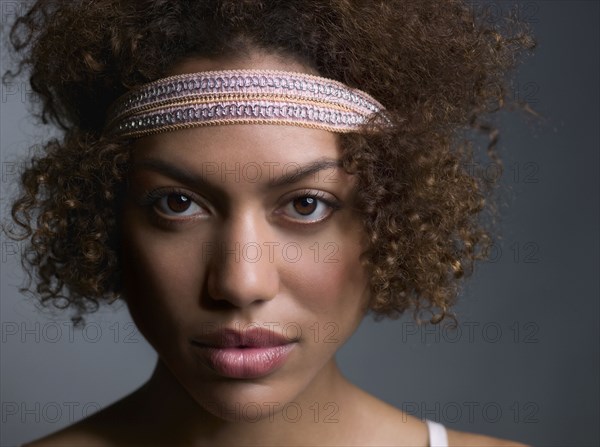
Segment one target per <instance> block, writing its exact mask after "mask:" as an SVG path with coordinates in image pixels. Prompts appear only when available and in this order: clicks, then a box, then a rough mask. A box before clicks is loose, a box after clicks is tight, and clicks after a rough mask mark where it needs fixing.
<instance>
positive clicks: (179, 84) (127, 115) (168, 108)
mask: <svg viewBox="0 0 600 447" xmlns="http://www.w3.org/2000/svg"><path fill="white" fill-rule="evenodd" d="M384 110H385V109H384V107H383V106H382V105H381V104H380V103H379V102H377V101H376V100H375V99H374V98H373V97H371V96H370V95H368V94H367V93H365V92H363V91H360V90H357V89H352V88H350V87H348V86H346V85H344V84H342V83H341V82H337V81H334V80H331V79H326V78H322V77H319V76H312V75H307V74H301V73H293V72H286V71H264V70H226V71H207V72H201V73H193V74H185V75H178V76H171V77H168V78H164V79H159V80H157V81H154V82H151V83H148V84H144V85H142V86H140V87H137V88H136V89H134V90H132V91H130V92H128V93H126V94H125V95H123V96H121V97H120V98H119V99H117V100H116V101H115V103H114V104H113V105H112V107H111V108H110V109H109V113H108V122H107V131H108V133H109V134H112V135H115V136H119V137H128V138H136V137H141V136H144V135H150V134H155V133H160V132H166V131H170V130H177V129H182V128H188V127H197V126H213V125H221V124H280V125H294V126H302V127H311V128H317V129H324V130H329V131H332V132H341V133H345V132H356V131H359V130H361V129H363V128H364V126H365V125H367V124H369V123H371V124H377V123H379V124H383V125H389V124H390V121H389V119H388V118H387V117H385V115H383V114H382V112H384ZM373 117H375V118H376V119H375V121H373V122H371V119H372V118H373Z"/></svg>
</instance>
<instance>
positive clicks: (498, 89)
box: [7, 0, 533, 322]
mask: <svg viewBox="0 0 600 447" xmlns="http://www.w3.org/2000/svg"><path fill="white" fill-rule="evenodd" d="M471 6H472V5H471ZM475 12H476V11H475V10H474V9H473V8H472V7H470V6H469V5H468V4H467V3H466V2H463V1H458V0H439V1H429V0H414V1H413V0H411V1H408V0H386V1H372V0H327V1H325V0H290V1H280V0H197V1H191V0H178V1H173V0H137V1H126V2H125V1H122V0H94V1H93V2H90V1H82V0H81V1H69V2H57V1H53V0H38V1H37V2H36V3H35V4H34V5H33V6H32V7H31V9H30V10H29V11H28V12H27V13H26V14H25V15H23V16H22V17H20V18H18V19H17V20H16V22H15V23H14V25H13V27H12V30H11V34H10V42H11V44H12V47H13V50H14V53H15V55H16V56H17V58H18V65H17V67H18V69H17V70H15V71H14V72H8V73H7V74H8V75H9V76H16V75H18V73H20V72H21V71H23V70H24V69H28V70H30V71H29V73H30V82H31V86H32V88H33V90H34V91H35V93H37V95H39V97H40V98H41V102H40V104H41V109H40V110H39V113H38V115H39V117H40V118H41V119H42V121H43V122H44V123H48V122H53V123H55V124H57V125H58V126H59V127H60V128H61V129H62V130H63V131H64V137H63V138H62V139H60V140H52V141H50V142H48V143H47V144H46V146H45V149H44V153H43V154H42V155H40V156H37V157H34V158H33V159H32V160H31V161H30V164H29V166H28V168H27V169H26V170H25V171H24V173H23V174H22V185H21V193H20V196H19V197H18V198H16V199H15V201H14V203H13V208H12V216H13V219H14V221H15V222H16V223H17V225H18V228H20V229H21V230H22V231H20V232H16V231H13V232H12V233H11V234H12V237H15V238H17V237H19V238H22V239H28V241H29V244H30V250H29V254H30V255H29V256H26V257H25V258H24V260H23V262H24V265H25V266H26V267H27V271H28V272H29V274H30V278H31V277H32V276H35V278H36V281H35V282H36V291H37V293H38V295H39V296H40V297H41V301H42V302H47V301H50V302H54V303H55V305H57V306H61V307H71V308H74V309H75V310H76V314H75V318H76V319H77V318H78V319H81V317H82V315H83V314H84V313H85V312H88V311H91V310H93V309H95V308H97V306H98V304H99V303H100V302H101V301H107V300H108V301H111V300H112V299H114V298H115V297H116V296H118V294H119V291H120V290H121V287H122V279H121V276H120V275H121V266H120V255H119V247H120V241H119V213H118V209H119V200H120V197H121V196H122V191H123V184H124V180H125V179H126V177H127V173H128V167H129V165H128V162H129V150H130V147H129V146H128V145H127V144H123V142H117V141H111V140H110V138H109V137H107V136H106V135H104V134H103V129H104V124H105V118H106V111H107V108H108V107H109V105H110V104H111V103H112V102H113V101H114V100H115V99H116V98H117V97H118V96H120V95H121V94H123V93H124V92H126V91H127V90H129V89H131V88H133V87H135V86H137V85H140V84H142V83H146V82H149V81H152V80H155V79H157V78H160V77H162V76H164V75H165V73H167V72H168V70H169V68H170V67H172V66H173V65H174V64H175V63H177V62H178V61H181V60H183V59H185V58H188V57H209V58H210V57H218V56H222V55H231V56H235V55H238V54H243V53H244V52H246V51H248V50H249V49H251V48H258V49H261V50H266V51H268V52H272V53H276V54H283V55H285V56H287V57H293V58H296V59H297V60H299V61H301V62H303V63H305V64H307V65H308V66H310V67H313V68H314V69H316V70H317V71H318V72H319V73H320V75H322V76H324V77H328V78H332V79H336V80H338V81H341V82H343V83H345V84H347V85H349V86H351V87H356V88H359V89H361V90H364V91H366V92H368V93H369V94H371V95H372V96H374V97H375V98H377V99H378V100H379V101H380V102H382V103H383V104H384V106H385V107H386V109H387V111H388V112H389V116H390V117H391V119H392V120H393V122H394V124H395V126H394V128H393V129H392V130H389V131H387V132H384V133H378V134H348V135H343V136H342V142H343V149H344V156H343V163H344V166H345V167H346V168H347V169H348V170H350V171H352V172H353V173H355V174H356V176H357V179H358V188H357V191H358V203H357V208H358V209H359V210H360V212H361V213H362V217H363V219H364V228H365V231H366V234H367V236H368V240H369V247H368V249H367V251H366V252H365V253H364V258H365V262H366V265H367V267H368V268H369V271H370V288H371V302H370V309H371V310H372V311H373V312H374V313H375V314H376V315H377V316H385V315H387V316H391V317H395V316H398V315H400V314H401V313H402V312H404V311H405V310H407V309H412V310H414V311H415V315H417V316H418V314H419V311H422V310H428V311H431V312H432V313H433V314H434V316H433V318H432V321H434V322H437V321H440V320H441V319H442V318H443V317H444V316H445V315H447V314H449V313H450V311H449V309H450V306H451V304H453V302H454V300H455V298H456V295H457V293H458V285H459V278H460V277H462V276H464V275H466V274H469V273H471V271H472V268H473V263H474V261H475V260H477V259H481V258H483V257H485V255H486V251H487V248H488V247H489V245H490V237H489V231H488V230H487V229H486V228H487V227H486V225H484V223H483V219H482V215H484V214H482V211H485V210H486V209H488V205H489V203H488V202H487V201H486V200H487V197H488V196H489V192H490V188H488V187H487V186H486V184H485V182H484V181H483V180H482V179H481V178H478V177H477V176H474V175H473V173H469V172H467V170H466V169H465V166H466V163H468V162H469V161H470V160H471V159H472V157H473V153H472V150H471V148H472V146H473V145H472V144H471V143H472V142H473V141H475V139H476V134H475V133H474V132H473V133H469V132H466V131H467V130H468V129H477V128H480V129H483V130H484V131H486V130H487V132H488V133H489V136H490V141H489V144H488V149H489V150H490V151H491V152H492V153H493V147H494V145H495V143H496V140H497V136H498V135H497V132H495V131H494V130H493V129H490V128H487V127H485V126H483V124H482V123H483V117H486V116H489V114H490V113H491V112H495V111H497V110H499V109H501V108H505V107H506V106H507V104H508V103H507V98H508V95H507V91H508V88H507V79H506V75H507V73H509V72H510V71H511V70H512V69H513V68H514V67H515V65H516V62H517V61H518V59H519V56H520V55H522V54H524V51H523V50H526V49H529V48H532V47H533V41H532V39H531V37H530V35H529V33H528V30H527V29H526V28H525V27H524V26H523V25H522V24H519V23H518V22H516V21H513V20H511V19H509V18H507V19H506V20H504V21H502V23H501V25H502V27H499V26H498V25H499V24H500V22H496V23H491V22H490V21H489V20H486V18H485V16H483V15H481V16H478V15H477V14H476V13H475ZM465 135H467V136H468V135H471V137H470V138H467V137H465ZM17 233H18V234H17Z"/></svg>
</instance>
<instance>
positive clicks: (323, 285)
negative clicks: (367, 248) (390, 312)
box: [281, 235, 368, 330]
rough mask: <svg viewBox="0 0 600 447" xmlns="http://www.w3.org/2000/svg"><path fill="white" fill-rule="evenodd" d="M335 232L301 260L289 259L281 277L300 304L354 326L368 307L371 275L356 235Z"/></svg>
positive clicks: (319, 314) (324, 315)
mask: <svg viewBox="0 0 600 447" xmlns="http://www.w3.org/2000/svg"><path fill="white" fill-rule="evenodd" d="M335 236H336V237H333V236H332V237H329V238H328V239H323V240H321V241H318V242H317V243H316V244H314V245H312V246H311V247H313V249H311V250H309V251H308V255H307V256H302V259H301V260H300V262H298V263H296V264H290V263H286V264H285V265H284V267H283V271H282V274H281V277H282V278H283V282H284V284H285V286H286V288H288V289H289V290H290V291H291V294H292V295H293V296H294V297H295V299H296V300H297V301H298V305H299V306H301V307H302V308H304V309H306V310H307V311H309V312H310V313H311V314H313V315H315V316H318V317H319V319H322V320H325V319H327V320H328V321H336V322H339V323H341V324H344V325H346V326H349V330H351V328H352V327H353V326H354V325H355V324H356V321H357V320H358V321H360V319H361V318H362V316H363V315H364V312H365V310H366V309H365V306H366V303H367V301H368V296H367V276H366V273H365V271H364V268H363V266H362V265H361V262H360V260H359V256H360V253H361V251H362V250H361V247H360V245H359V244H358V243H357V242H355V240H356V239H355V238H348V237H340V236H339V235H335ZM333 240H336V241H337V242H335V243H334V242H331V241H333ZM316 247H318V251H317V250H316ZM286 278H287V280H286Z"/></svg>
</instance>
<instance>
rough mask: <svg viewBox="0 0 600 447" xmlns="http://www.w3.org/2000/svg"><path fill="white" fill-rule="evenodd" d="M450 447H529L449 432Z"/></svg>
mask: <svg viewBox="0 0 600 447" xmlns="http://www.w3.org/2000/svg"><path fill="white" fill-rule="evenodd" d="M447 431H448V445H449V446H450V447H452V446H457V447H458V446H460V447H471V446H472V447H528V446H527V445H526V444H521V443H520V442H516V441H509V440H506V439H499V438H493V437H491V436H484V435H478V434H475V433H466V432H462V431H455V430H447Z"/></svg>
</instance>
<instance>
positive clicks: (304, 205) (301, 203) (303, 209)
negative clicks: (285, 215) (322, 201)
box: [293, 197, 319, 216]
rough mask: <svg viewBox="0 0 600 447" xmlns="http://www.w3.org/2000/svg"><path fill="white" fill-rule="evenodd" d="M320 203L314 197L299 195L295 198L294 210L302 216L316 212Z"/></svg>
mask: <svg viewBox="0 0 600 447" xmlns="http://www.w3.org/2000/svg"><path fill="white" fill-rule="evenodd" d="M318 203H319V202H318V200H317V199H315V198H314V197H299V198H297V199H294V202H293V206H294V211H296V212H297V213H298V214H300V215H302V216H308V215H310V214H312V213H314V212H315V210H316V209H317V205H318Z"/></svg>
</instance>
